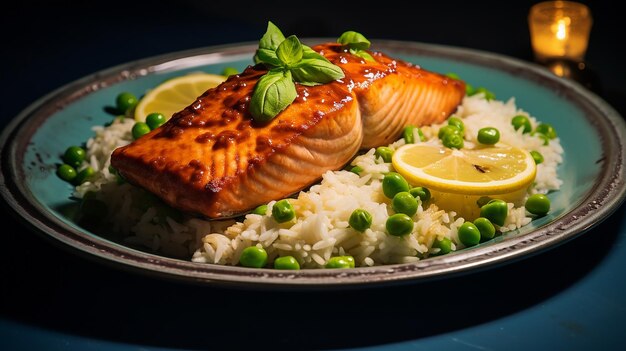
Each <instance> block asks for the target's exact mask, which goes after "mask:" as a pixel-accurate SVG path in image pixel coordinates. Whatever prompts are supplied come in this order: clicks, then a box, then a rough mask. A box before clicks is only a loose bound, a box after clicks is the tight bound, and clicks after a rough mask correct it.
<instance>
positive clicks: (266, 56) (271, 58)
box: [254, 49, 282, 67]
mask: <svg viewBox="0 0 626 351" xmlns="http://www.w3.org/2000/svg"><path fill="white" fill-rule="evenodd" d="M254 63H266V64H269V65H271V66H275V67H278V66H282V63H281V62H280V60H279V59H278V57H277V56H276V51H275V50H271V49H258V50H257V51H256V55H254Z"/></svg>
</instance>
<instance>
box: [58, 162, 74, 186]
mask: <svg viewBox="0 0 626 351" xmlns="http://www.w3.org/2000/svg"><path fill="white" fill-rule="evenodd" d="M76 175H77V173H76V169H75V168H74V167H72V166H70V165H68V164H65V163H64V164H62V165H60V166H59V168H57V176H58V177H59V178H61V179H63V180H64V181H66V182H71V181H73V180H74V179H75V178H76Z"/></svg>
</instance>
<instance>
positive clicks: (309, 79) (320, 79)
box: [291, 59, 345, 85]
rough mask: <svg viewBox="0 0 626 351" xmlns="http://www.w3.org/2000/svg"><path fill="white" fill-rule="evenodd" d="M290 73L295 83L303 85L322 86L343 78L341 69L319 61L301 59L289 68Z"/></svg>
mask: <svg viewBox="0 0 626 351" xmlns="http://www.w3.org/2000/svg"><path fill="white" fill-rule="evenodd" d="M291 73H292V74H293V77H294V78H295V80H296V81H297V82H299V83H301V84H304V85H316V84H315V83H321V84H324V83H328V82H332V81H333V80H337V79H341V78H343V77H345V75H344V73H343V71H342V70H341V68H339V67H338V66H335V65H333V64H332V63H330V62H328V61H326V60H319V59H303V60H302V61H300V62H298V63H297V64H296V65H295V66H293V67H291Z"/></svg>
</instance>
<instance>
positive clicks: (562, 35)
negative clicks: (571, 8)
mask: <svg viewBox="0 0 626 351" xmlns="http://www.w3.org/2000/svg"><path fill="white" fill-rule="evenodd" d="M570 22H571V19H570V18H569V17H564V18H561V19H558V20H557V22H556V30H554V29H553V31H554V32H555V34H556V38H557V39H558V40H561V41H562V40H565V39H567V36H568V30H569V24H570Z"/></svg>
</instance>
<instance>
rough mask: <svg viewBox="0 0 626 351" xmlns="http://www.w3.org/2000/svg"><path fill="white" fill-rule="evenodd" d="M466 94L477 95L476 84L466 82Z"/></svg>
mask: <svg viewBox="0 0 626 351" xmlns="http://www.w3.org/2000/svg"><path fill="white" fill-rule="evenodd" d="M465 95H467V96H472V95H476V89H475V88H474V86H473V85H471V84H469V83H467V82H466V83H465Z"/></svg>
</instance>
